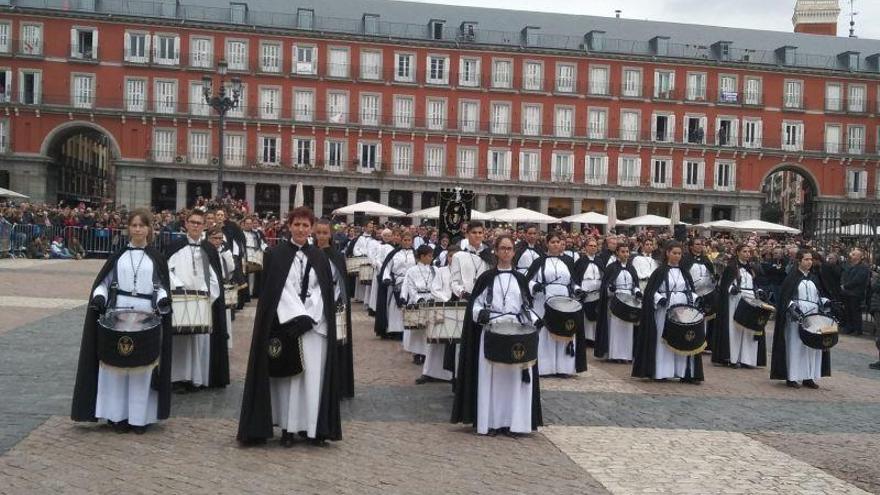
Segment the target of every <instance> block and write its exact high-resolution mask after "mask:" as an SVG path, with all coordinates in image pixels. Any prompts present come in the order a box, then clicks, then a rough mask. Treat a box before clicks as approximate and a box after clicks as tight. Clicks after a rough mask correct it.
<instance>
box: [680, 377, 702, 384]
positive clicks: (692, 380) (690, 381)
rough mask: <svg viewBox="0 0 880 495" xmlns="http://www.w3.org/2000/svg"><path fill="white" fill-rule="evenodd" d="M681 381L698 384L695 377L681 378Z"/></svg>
mask: <svg viewBox="0 0 880 495" xmlns="http://www.w3.org/2000/svg"><path fill="white" fill-rule="evenodd" d="M680 381H681V383H687V384H688V385H699V384H700V381H699V380H697V379H696V378H682V379H681V380H680Z"/></svg>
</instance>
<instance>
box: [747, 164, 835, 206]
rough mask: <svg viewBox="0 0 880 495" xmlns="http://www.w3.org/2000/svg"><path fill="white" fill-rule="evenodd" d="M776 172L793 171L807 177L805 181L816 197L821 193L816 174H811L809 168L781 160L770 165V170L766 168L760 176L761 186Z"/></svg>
mask: <svg viewBox="0 0 880 495" xmlns="http://www.w3.org/2000/svg"><path fill="white" fill-rule="evenodd" d="M776 172H795V173H797V174H799V175H800V176H801V177H803V178H805V179H807V183H808V184H809V185H810V188H811V189H812V190H813V193H815V195H816V197H819V196H820V195H821V191H820V189H819V181H818V180H816V176H815V175H814V174H813V172H811V171H810V169H808V168H806V167H804V166H803V165H800V164H798V163H786V162H783V163H779V164H777V165H775V166H773V167H771V168H770V170H768V171H767V172H766V173H765V174H764V177H762V178H761V182H760V184H761V185H762V186H763V185H764V183H765V182H767V179H769V178H770V176H772V175H773V174H775V173H776Z"/></svg>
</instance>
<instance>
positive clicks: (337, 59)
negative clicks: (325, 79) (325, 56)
mask: <svg viewBox="0 0 880 495" xmlns="http://www.w3.org/2000/svg"><path fill="white" fill-rule="evenodd" d="M348 66H349V62H348V50H346V49H344V48H331V49H330V61H329V63H328V67H327V75H328V76H330V77H339V78H346V77H348Z"/></svg>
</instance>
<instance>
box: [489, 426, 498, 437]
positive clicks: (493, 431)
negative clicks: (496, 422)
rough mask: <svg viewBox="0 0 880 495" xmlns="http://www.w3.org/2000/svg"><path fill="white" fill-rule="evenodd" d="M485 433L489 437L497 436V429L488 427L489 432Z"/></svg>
mask: <svg viewBox="0 0 880 495" xmlns="http://www.w3.org/2000/svg"><path fill="white" fill-rule="evenodd" d="M487 435H488V436H490V437H495V436H498V430H496V429H494V428H489V433H487Z"/></svg>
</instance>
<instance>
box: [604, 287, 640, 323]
mask: <svg viewBox="0 0 880 495" xmlns="http://www.w3.org/2000/svg"><path fill="white" fill-rule="evenodd" d="M608 308H609V309H610V310H611V314H613V315H614V316H616V317H618V318H620V319H621V320H623V321H625V322H628V323H633V324H638V323H639V321H641V319H642V301H641V300H640V299H638V298H636V296H634V295H632V294H629V293H627V292H617V293H615V294H614V297H612V298H611V303H610V304H609V305H608Z"/></svg>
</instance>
